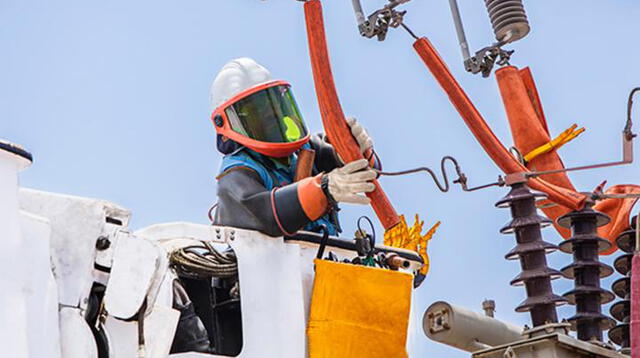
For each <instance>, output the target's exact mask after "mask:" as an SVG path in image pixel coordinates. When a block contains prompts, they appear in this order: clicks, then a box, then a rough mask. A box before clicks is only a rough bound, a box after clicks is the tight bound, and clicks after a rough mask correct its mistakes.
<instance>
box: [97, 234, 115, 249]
mask: <svg viewBox="0 0 640 358" xmlns="http://www.w3.org/2000/svg"><path fill="white" fill-rule="evenodd" d="M110 246H111V241H109V238H108V237H106V236H100V237H99V238H98V240H97V241H96V249H97V250H98V251H104V250H106V249H108V248H109V247H110Z"/></svg>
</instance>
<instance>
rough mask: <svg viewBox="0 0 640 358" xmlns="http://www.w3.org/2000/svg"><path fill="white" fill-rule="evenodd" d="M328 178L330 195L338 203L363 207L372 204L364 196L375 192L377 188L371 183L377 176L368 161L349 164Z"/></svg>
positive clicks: (360, 160) (331, 173) (335, 170)
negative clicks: (361, 205)
mask: <svg viewBox="0 0 640 358" xmlns="http://www.w3.org/2000/svg"><path fill="white" fill-rule="evenodd" d="M326 176H327V178H328V190H329V194H331V196H332V197H333V199H334V200H335V201H336V202H342V203H351V204H363V205H366V204H369V203H370V202H371V200H370V199H369V198H367V197H366V196H364V195H362V194H363V193H370V192H372V191H374V190H375V188H376V187H375V185H373V183H372V182H371V181H372V180H373V179H375V178H376V176H377V174H376V172H375V171H373V170H372V169H371V168H369V163H368V162H367V160H366V159H359V160H356V161H353V162H351V163H347V164H346V165H345V166H343V167H342V168H336V169H334V170H332V171H331V172H330V173H329V174H326Z"/></svg>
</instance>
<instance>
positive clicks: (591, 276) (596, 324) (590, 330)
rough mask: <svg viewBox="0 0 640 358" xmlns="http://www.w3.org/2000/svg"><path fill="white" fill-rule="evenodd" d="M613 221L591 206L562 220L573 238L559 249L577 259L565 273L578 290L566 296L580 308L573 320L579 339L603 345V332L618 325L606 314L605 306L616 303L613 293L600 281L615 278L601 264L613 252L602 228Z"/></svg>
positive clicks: (611, 271)
mask: <svg viewBox="0 0 640 358" xmlns="http://www.w3.org/2000/svg"><path fill="white" fill-rule="evenodd" d="M609 221H610V218H609V217H608V216H607V215H605V214H603V213H600V212H597V211H595V210H593V208H592V207H591V206H590V205H587V206H586V207H585V208H584V209H582V210H580V211H573V212H570V213H568V214H566V215H564V216H562V217H560V218H559V219H558V225H560V226H562V227H565V228H571V235H572V236H571V238H569V239H568V240H566V241H564V242H562V243H561V244H560V245H559V248H560V250H561V251H563V252H565V253H571V254H572V255H573V263H572V264H571V265H569V266H567V267H565V268H563V269H562V273H563V274H564V275H565V277H567V278H568V279H573V281H574V288H573V289H572V290H571V291H569V292H567V293H565V294H564V297H565V298H566V299H567V300H568V301H569V304H571V305H575V306H576V314H575V315H574V316H573V317H571V318H569V322H570V323H571V326H572V327H571V328H572V329H573V330H575V331H577V335H578V339H580V340H583V341H594V340H595V341H599V342H602V331H604V330H608V329H610V328H612V327H613V325H614V324H615V322H614V321H613V320H612V319H611V318H609V317H607V316H606V315H604V314H602V305H603V304H606V303H609V302H611V301H613V299H614V298H615V297H614V295H613V293H611V292H610V291H607V290H605V289H603V288H601V287H600V279H601V278H604V277H607V276H610V275H611V274H613V268H611V267H610V266H608V265H606V264H604V263H602V262H600V258H599V254H600V253H602V252H605V251H607V250H608V249H609V248H610V243H609V242H608V241H607V240H604V239H602V238H601V237H599V236H598V227H600V226H603V225H606V224H608V223H609Z"/></svg>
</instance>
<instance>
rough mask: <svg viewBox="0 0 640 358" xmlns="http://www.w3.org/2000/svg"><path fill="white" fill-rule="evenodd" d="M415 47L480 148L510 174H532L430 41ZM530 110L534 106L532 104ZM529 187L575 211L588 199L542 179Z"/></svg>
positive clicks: (419, 43) (420, 42) (415, 44)
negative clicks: (506, 144)
mask: <svg viewBox="0 0 640 358" xmlns="http://www.w3.org/2000/svg"><path fill="white" fill-rule="evenodd" d="M413 47H414V48H415V50H416V51H417V52H418V54H419V55H420V57H421V58H422V61H424V63H425V65H427V67H428V68H429V70H430V71H431V74H432V75H433V76H434V77H435V79H436V80H437V81H438V83H439V84H440V86H441V87H442V89H443V90H444V91H445V92H446V93H447V95H448V96H449V100H450V101H451V103H452V104H453V105H454V107H455V108H456V109H457V110H458V113H460V116H461V117H462V119H463V120H464V121H465V123H466V124H467V126H468V127H469V129H470V130H471V132H472V133H473V135H474V136H475V137H476V139H477V140H478V142H479V143H480V145H482V147H483V148H484V150H485V151H486V152H487V154H488V155H489V157H491V159H492V160H493V161H494V162H495V163H496V164H497V165H498V167H500V169H501V170H502V171H504V172H505V173H507V174H511V173H520V172H528V171H529V170H528V169H527V168H526V167H525V166H523V165H522V164H520V162H518V161H517V160H516V159H515V158H513V156H512V155H511V154H510V153H509V151H508V150H507V148H505V146H504V145H502V143H501V142H500V140H499V139H498V138H497V137H496V135H495V134H494V133H493V131H492V130H491V128H489V125H488V124H487V122H485V120H484V119H483V118H482V115H480V113H479V112H478V110H477V109H476V108H475V106H474V105H473V103H472V102H471V100H470V99H469V97H468V96H467V94H466V93H465V92H464V90H463V89H462V87H460V84H459V83H458V82H457V81H456V79H455V78H454V77H453V75H452V74H451V72H450V71H449V69H448V68H447V65H446V64H445V63H444V61H443V60H442V58H440V56H439V55H438V53H437V51H436V50H435V48H434V47H433V45H432V44H431V43H430V42H429V40H428V39H426V38H424V37H423V38H420V39H418V40H416V42H415V43H414V45H413ZM523 87H524V86H523ZM529 103H530V102H529ZM530 107H532V106H531V105H530ZM531 111H532V112H533V115H534V120H535V121H536V123H541V122H540V119H538V118H536V116H535V112H534V109H533V108H531ZM529 185H530V186H531V187H532V188H534V189H536V190H539V191H542V192H545V193H546V194H547V195H548V196H549V199H550V200H551V201H553V202H555V203H558V204H560V205H563V206H566V207H568V208H571V209H575V210H578V209H581V208H582V207H583V205H584V201H585V199H586V197H585V196H584V195H583V194H580V193H576V192H575V191H573V190H571V189H567V188H563V187H561V186H557V185H554V184H551V183H549V182H547V181H545V180H543V179H539V178H532V179H530V180H529Z"/></svg>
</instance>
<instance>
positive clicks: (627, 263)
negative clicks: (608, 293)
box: [609, 217, 637, 351]
mask: <svg viewBox="0 0 640 358" xmlns="http://www.w3.org/2000/svg"><path fill="white" fill-rule="evenodd" d="M636 219H637V218H636V217H634V218H633V219H632V226H631V227H629V228H628V229H627V230H625V231H623V232H622V234H620V235H619V236H618V238H617V239H616V244H617V245H618V248H619V249H620V251H622V252H623V254H622V255H620V256H619V257H618V258H617V259H616V260H615V261H614V263H613V266H614V267H615V269H616V271H617V272H618V273H619V274H621V275H622V276H623V277H622V278H620V279H618V280H616V281H615V282H614V283H613V285H612V286H611V288H612V290H613V292H614V293H615V294H616V295H617V296H618V297H620V298H621V300H620V301H618V302H616V303H614V304H613V305H612V306H611V308H610V310H609V312H610V313H611V316H612V317H613V318H615V319H616V320H618V321H619V322H620V323H619V324H618V325H617V326H615V327H614V328H612V329H611V330H610V331H609V339H610V340H611V341H612V342H613V343H615V344H617V345H619V346H620V349H621V351H625V350H628V349H629V348H630V347H631V332H630V329H629V328H630V326H629V323H630V321H631V274H632V272H631V267H632V265H631V263H632V261H633V252H634V251H635V249H636V231H635V223H636Z"/></svg>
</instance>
